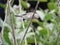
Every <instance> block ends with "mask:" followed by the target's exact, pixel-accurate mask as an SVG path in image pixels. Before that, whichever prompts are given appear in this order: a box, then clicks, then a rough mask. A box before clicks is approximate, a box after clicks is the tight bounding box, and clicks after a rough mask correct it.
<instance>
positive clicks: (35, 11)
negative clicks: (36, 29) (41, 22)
mask: <svg viewBox="0 0 60 45" xmlns="http://www.w3.org/2000/svg"><path fill="white" fill-rule="evenodd" d="M38 5H39V0H38V1H37V4H36V7H35V10H34V13H33V15H32V17H31V20H30V22H29V25H28V27H27V29H26V31H25V33H24V35H23V38H22V40H21V42H20V45H22V42H23V40H24V38H25V36H26V34H27V31H28V29H29V26H30V24H31V22H32V19H33V17H34V15H35V13H36V10H37V8H38Z"/></svg>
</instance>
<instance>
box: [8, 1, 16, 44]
mask: <svg viewBox="0 0 60 45" xmlns="http://www.w3.org/2000/svg"><path fill="white" fill-rule="evenodd" d="M7 3H8V14H9V17H10V23H11V28H12V35H13V39H14V45H16V39H15V33H14V25H13V19H12V16H11V15H10V3H9V0H7Z"/></svg>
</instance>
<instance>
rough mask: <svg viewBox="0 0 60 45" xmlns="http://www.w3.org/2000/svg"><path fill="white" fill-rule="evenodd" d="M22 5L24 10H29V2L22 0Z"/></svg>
mask: <svg viewBox="0 0 60 45" xmlns="http://www.w3.org/2000/svg"><path fill="white" fill-rule="evenodd" d="M21 5H22V8H23V9H24V8H27V2H26V1H23V0H21Z"/></svg>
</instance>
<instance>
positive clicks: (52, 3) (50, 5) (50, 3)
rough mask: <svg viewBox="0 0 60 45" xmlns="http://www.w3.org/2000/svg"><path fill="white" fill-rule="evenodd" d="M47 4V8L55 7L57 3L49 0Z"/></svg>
mask: <svg viewBox="0 0 60 45" xmlns="http://www.w3.org/2000/svg"><path fill="white" fill-rule="evenodd" d="M47 6H48V9H49V10H53V9H57V5H56V4H55V3H54V2H49V3H48V4H47Z"/></svg>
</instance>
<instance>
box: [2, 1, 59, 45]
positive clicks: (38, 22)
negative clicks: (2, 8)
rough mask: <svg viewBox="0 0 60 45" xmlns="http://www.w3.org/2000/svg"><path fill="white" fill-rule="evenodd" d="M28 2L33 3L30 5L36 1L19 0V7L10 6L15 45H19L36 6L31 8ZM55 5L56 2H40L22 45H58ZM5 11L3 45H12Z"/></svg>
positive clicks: (8, 18) (57, 16)
mask: <svg viewBox="0 0 60 45" xmlns="http://www.w3.org/2000/svg"><path fill="white" fill-rule="evenodd" d="M12 1H13V0H12ZM12 1H11V2H12ZM29 1H30V2H31V3H32V2H34V3H32V4H35V3H36V2H37V0H19V5H14V6H13V7H12V5H10V6H11V7H10V8H11V14H10V15H11V16H12V20H13V24H14V32H15V38H16V45H20V41H21V39H22V36H23V35H24V32H25V30H26V29H27V27H28V24H29V22H30V19H31V16H32V14H33V11H34V8H35V6H36V5H35V6H34V5H32V6H34V7H32V6H31V3H30V2H29ZM13 2H14V1H13ZM13 2H12V4H13ZM46 2H47V3H46ZM43 3H44V4H45V5H44V4H43ZM41 5H42V6H41ZM57 5H58V2H57V0H50V1H49V0H40V3H39V6H38V8H37V10H36V14H35V16H34V18H33V19H32V22H31V24H30V26H29V29H28V32H27V34H26V36H25V39H24V40H23V42H22V45H36V44H35V43H37V45H60V20H59V19H60V16H59V15H58V6H57ZM45 6H47V8H45ZM6 8H7V6H6ZM44 8H45V9H44ZM7 10H8V9H6V19H5V23H4V31H3V42H4V43H3V45H14V43H13V42H14V41H13V36H12V28H11V22H10V17H9V16H8V15H7ZM35 41H36V42H35Z"/></svg>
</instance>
